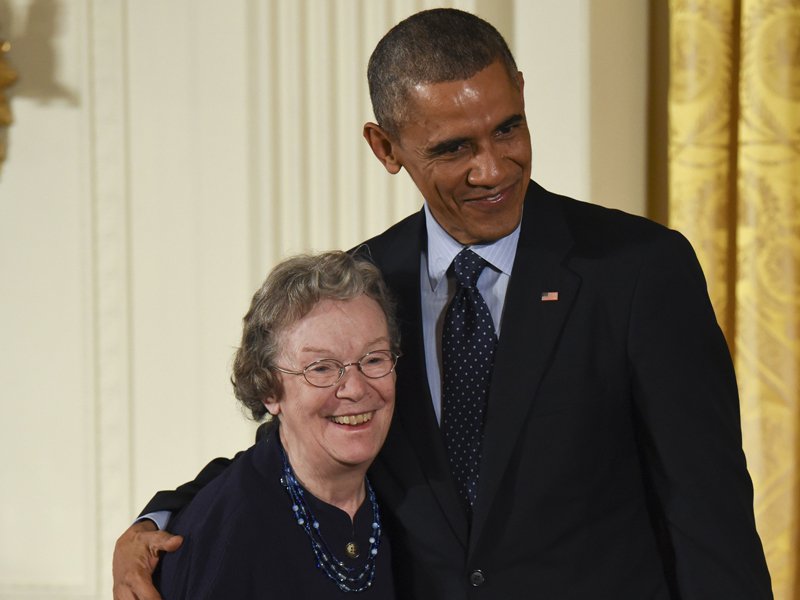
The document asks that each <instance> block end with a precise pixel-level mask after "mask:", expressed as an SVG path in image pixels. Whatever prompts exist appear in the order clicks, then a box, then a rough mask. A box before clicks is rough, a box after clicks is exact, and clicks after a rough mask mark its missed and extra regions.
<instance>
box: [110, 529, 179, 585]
mask: <svg viewBox="0 0 800 600" xmlns="http://www.w3.org/2000/svg"><path fill="white" fill-rule="evenodd" d="M182 543H183V538H182V537H181V536H179V535H172V534H171V533H169V532H167V531H156V530H155V524H154V523H153V522H152V521H141V522H139V523H135V524H133V525H131V526H130V527H129V528H128V529H127V531H125V533H123V534H122V535H121V536H120V538H119V539H118V540H117V545H116V547H115V548H114V560H113V564H112V571H113V573H114V600H161V595H160V594H159V593H158V591H157V590H156V588H155V587H154V586H153V581H152V577H153V570H154V569H155V568H156V565H158V560H159V558H160V556H161V553H162V552H174V551H175V550H177V549H178V548H179V547H180V545H181V544H182Z"/></svg>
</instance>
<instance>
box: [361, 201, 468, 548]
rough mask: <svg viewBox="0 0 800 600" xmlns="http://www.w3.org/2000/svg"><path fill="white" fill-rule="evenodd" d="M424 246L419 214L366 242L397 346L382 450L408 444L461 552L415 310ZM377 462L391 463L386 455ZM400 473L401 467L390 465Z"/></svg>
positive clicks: (460, 529)
mask: <svg viewBox="0 0 800 600" xmlns="http://www.w3.org/2000/svg"><path fill="white" fill-rule="evenodd" d="M426 244H427V236H426V233H425V218H424V215H423V213H422V212H421V211H420V212H419V213H418V214H416V215H413V216H412V217H411V218H410V219H407V220H405V221H403V222H401V223H400V224H398V226H396V227H395V228H392V229H391V230H390V231H389V232H387V233H385V234H383V235H381V236H379V238H377V239H376V240H373V241H371V242H368V243H367V246H368V247H369V248H370V252H371V253H372V255H373V258H374V259H375V262H376V263H377V264H378V266H379V267H380V269H381V271H382V272H383V275H384V278H385V279H386V281H387V283H388V284H389V287H390V288H391V289H392V292H393V293H394V294H395V297H396V300H397V303H398V318H399V321H400V335H401V346H402V348H403V352H404V356H403V357H402V358H401V359H400V361H399V362H398V364H397V405H396V407H395V420H394V423H393V424H392V428H391V430H390V432H389V436H390V439H389V440H387V445H386V448H385V449H386V450H388V449H389V448H390V447H391V445H392V443H394V442H396V443H399V444H410V445H411V446H412V447H413V449H414V452H415V453H416V456H417V458H418V460H419V465H420V468H421V469H422V472H423V473H424V475H425V477H426V479H427V481H428V483H429V485H430V487H431V490H432V491H433V494H434V496H435V497H436V499H437V501H438V503H439V505H440V506H441V509H442V513H443V514H444V515H445V516H446V518H447V521H448V522H449V525H450V527H451V528H452V529H453V532H454V533H455V534H456V536H457V538H458V539H459V540H460V541H461V543H462V544H463V545H464V547H465V548H466V546H467V538H468V531H469V524H468V522H467V518H466V514H465V512H464V509H463V507H462V506H461V504H460V502H459V499H458V496H457V492H456V488H455V484H454V482H453V476H452V474H451V473H450V466H449V463H448V460H447V454H446V452H445V448H444V443H443V442H442V438H441V433H440V430H439V424H438V423H437V421H436V414H435V413H434V410H433V403H432V401H431V396H430V388H429V384H428V377H427V374H426V369H425V347H424V344H423V339H422V311H421V307H420V252H421V251H422V249H423V248H425V245H426ZM392 438H395V439H392ZM382 458H383V460H384V461H386V462H387V463H389V464H390V463H391V460H392V456H391V453H390V452H383V453H382ZM391 466H392V468H393V470H394V471H395V472H397V473H402V472H403V469H404V465H391Z"/></svg>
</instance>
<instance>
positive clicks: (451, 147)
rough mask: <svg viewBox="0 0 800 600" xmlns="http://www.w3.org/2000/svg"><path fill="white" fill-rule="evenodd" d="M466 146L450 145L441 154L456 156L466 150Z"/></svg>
mask: <svg viewBox="0 0 800 600" xmlns="http://www.w3.org/2000/svg"><path fill="white" fill-rule="evenodd" d="M465 146H466V144H450V145H448V146H445V147H444V148H442V149H441V154H455V153H456V152H460V151H461V150H463V149H464V148H465Z"/></svg>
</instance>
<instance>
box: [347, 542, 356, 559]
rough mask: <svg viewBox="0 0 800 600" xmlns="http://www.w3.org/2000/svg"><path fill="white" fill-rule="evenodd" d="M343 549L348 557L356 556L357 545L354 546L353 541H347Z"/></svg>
mask: <svg viewBox="0 0 800 600" xmlns="http://www.w3.org/2000/svg"><path fill="white" fill-rule="evenodd" d="M344 551H345V552H346V553H347V556H349V557H350V558H358V546H356V543H355V542H347V544H346V545H345V547H344Z"/></svg>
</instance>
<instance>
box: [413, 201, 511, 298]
mask: <svg viewBox="0 0 800 600" xmlns="http://www.w3.org/2000/svg"><path fill="white" fill-rule="evenodd" d="M424 209H425V228H426V230H427V232H428V255H427V259H428V261H427V262H428V280H429V281H430V284H431V289H432V290H436V288H437V287H438V286H439V284H440V283H441V282H442V281H443V280H444V279H445V277H446V276H447V269H449V268H450V264H451V263H452V262H453V259H454V258H455V257H456V254H458V253H459V252H461V250H463V249H464V247H465V246H463V245H462V244H460V243H458V242H457V241H456V240H454V239H453V238H452V237H450V234H449V233H447V232H446V231H445V230H444V229H443V228H442V226H441V225H439V223H438V222H437V221H436V219H435V218H434V217H433V215H432V214H431V211H430V209H429V208H428V203H427V202H425V204H424ZM520 223H521V221H520ZM520 223H517V226H516V227H515V228H514V231H512V232H511V233H509V234H508V235H507V236H505V237H502V238H500V239H499V240H495V241H494V242H490V243H488V244H475V245H474V246H469V248H471V249H472V251H473V252H475V254H477V255H478V256H480V257H481V258H482V259H483V260H485V261H486V262H487V263H489V265H490V266H491V267H492V268H494V269H495V270H497V271H500V272H501V273H504V274H505V275H508V276H510V275H511V268H512V267H513V266H514V255H515V254H516V251H517V242H518V241H519V228H520Z"/></svg>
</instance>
